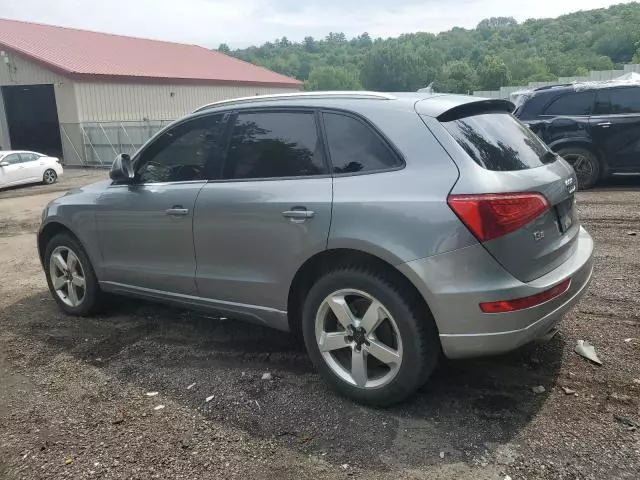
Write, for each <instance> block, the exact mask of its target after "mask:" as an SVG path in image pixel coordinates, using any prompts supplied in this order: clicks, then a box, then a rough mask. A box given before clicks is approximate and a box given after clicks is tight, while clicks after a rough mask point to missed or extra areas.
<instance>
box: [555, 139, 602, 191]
mask: <svg viewBox="0 0 640 480" xmlns="http://www.w3.org/2000/svg"><path fill="white" fill-rule="evenodd" d="M558 154H559V155H560V156H561V157H562V158H564V159H565V160H566V161H567V162H568V163H569V164H570V165H571V166H572V167H573V169H574V170H575V172H576V177H578V188H579V189H581V190H585V189H588V188H591V187H593V186H594V185H595V184H596V182H597V181H598V180H599V179H600V162H599V161H598V157H596V155H595V154H594V153H593V152H591V151H590V150H587V149H586V148H580V147H567V148H563V149H561V150H560V151H558Z"/></svg>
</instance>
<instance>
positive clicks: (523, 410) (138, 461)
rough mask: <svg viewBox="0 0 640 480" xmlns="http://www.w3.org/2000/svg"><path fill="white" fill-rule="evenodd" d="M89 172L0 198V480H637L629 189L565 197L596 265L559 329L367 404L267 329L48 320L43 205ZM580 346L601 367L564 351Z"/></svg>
mask: <svg viewBox="0 0 640 480" xmlns="http://www.w3.org/2000/svg"><path fill="white" fill-rule="evenodd" d="M103 176H105V174H104V173H103V172H86V171H72V170H69V171H68V172H67V175H66V176H65V177H64V178H63V179H62V181H61V183H60V184H58V185H55V186H53V187H41V186H35V187H25V188H20V189H13V190H10V191H2V192H0V271H1V273H2V275H1V277H0V278H1V285H2V287H0V289H1V292H2V294H1V295H0V306H1V307H2V310H1V312H0V432H2V434H1V435H0V478H6V479H33V478H43V479H44V478H46V479H62V478H74V479H75V478H101V479H116V478H118V479H119V478H128V479H129V478H138V479H147V478H162V479H178V478H184V479H194V478H198V479H204V478H225V479H226V478H242V479H246V478H278V479H288V478H291V479H294V478H295V479H298V478H302V479H314V480H315V479H323V478H367V479H377V478H390V479H400V478H416V479H436V480H437V479H500V480H501V479H504V478H505V476H506V475H510V476H511V477H512V478H513V479H559V478H567V479H605V478H629V479H631V478H633V479H637V478H638V472H640V431H639V429H638V428H640V410H639V408H640V407H639V404H640V300H639V297H638V292H639V291H640V288H639V287H640V280H639V278H640V277H639V276H638V269H639V268H640V208H639V205H640V188H638V182H636V183H635V184H634V183H630V182H625V183H620V182H618V184H610V185H609V186H606V187H603V188H600V189H598V190H594V191H590V192H586V193H580V194H579V209H580V212H581V218H582V221H583V223H584V224H585V225H586V227H587V228H588V229H589V230H590V232H591V233H592V235H593V236H594V237H595V239H596V242H597V253H596V256H597V260H596V266H595V273H594V280H593V283H592V286H591V288H590V291H589V293H588V295H587V296H586V298H585V299H584V300H583V301H582V302H581V304H580V305H579V306H578V307H577V308H576V309H575V311H574V312H573V313H571V314H570V315H569V316H568V317H567V318H566V320H565V321H564V324H563V327H562V332H561V334H560V335H558V336H556V337H555V338H554V339H553V340H552V341H551V342H549V343H546V344H541V345H532V346H528V347H525V348H524V349H521V350H519V351H517V352H514V353H512V354H509V355H507V356H503V357H499V358H491V359H482V360H474V361H464V362H443V364H442V365H441V367H440V368H439V370H438V371H437V372H436V374H435V376H434V377H433V379H432V381H431V382H430V383H428V385H427V386H426V387H424V388H423V389H422V390H421V391H420V392H419V393H418V394H417V395H416V396H415V397H413V398H412V399H411V400H410V401H408V402H406V403H404V404H402V405H399V406H397V407H394V408H391V409H387V410H376V409H371V408H365V407H362V406H358V405H355V404H353V403H351V402H349V401H347V400H344V399H341V398H338V397H336V396H335V395H334V394H332V393H331V392H329V391H328V390H327V389H326V388H325V386H324V384H323V382H322V381H321V380H320V378H319V377H318V376H317V375H316V374H315V373H314V372H313V370H312V368H311V365H310V363H309V360H308V359H307V356H306V355H305V353H304V351H303V350H302V349H301V348H300V347H298V346H295V345H294V344H292V342H291V341H290V339H289V338H288V336H287V335H284V334H282V333H278V332H275V331H269V330H266V329H261V328H259V327H256V326H252V325H245V324H242V323H238V322H234V321H232V320H219V319H212V318H204V317H202V316H199V315H197V314H193V313H189V312H184V311H179V310H173V309H169V308H166V307H162V306H154V305H149V304H144V303H137V302H133V301H125V300H122V301H118V302H116V303H117V304H114V305H113V309H112V311H111V312H110V313H109V314H108V315H105V316H102V317H99V318H93V319H83V320H78V319H75V318H69V317H66V316H64V315H62V314H61V313H60V312H59V311H58V309H57V308H56V305H55V304H54V302H53V300H52V299H51V298H50V296H49V293H48V291H47V290H46V284H45V281H44V277H43V275H42V272H41V269H40V265H39V263H38V258H37V254H36V248H35V237H34V232H35V230H36V228H37V224H38V222H39V219H40V211H41V209H42V207H43V206H44V205H45V204H46V202H48V201H49V200H50V199H51V198H54V197H55V196H56V195H60V194H61V193H62V192H63V191H64V190H66V189H68V188H72V187H73V186H75V185H78V184H84V183H89V182H91V181H93V180H94V179H97V178H100V177H103ZM630 231H639V234H638V235H636V236H632V235H629V234H628V233H627V232H630ZM578 339H585V340H588V341H589V342H591V343H592V344H593V345H595V347H596V349H597V352H598V354H599V355H600V358H601V359H602V360H603V362H604V365H603V366H595V365H593V364H590V363H589V362H587V361H586V360H584V359H582V358H581V357H579V356H578V355H576V354H575V353H573V347H574V345H575V343H576V340H578ZM266 372H269V373H271V374H272V378H271V379H270V380H262V375H263V374H264V373H266ZM191 385H193V386H191ZM536 386H543V387H544V388H545V391H544V392H543V393H539V394H535V393H534V392H533V391H532V387H536ZM561 387H568V388H571V389H573V390H575V392H576V393H575V394H570V395H568V394H566V393H564V391H563V390H562V388H561ZM151 391H154V392H159V393H158V394H157V395H156V396H147V395H146V393H147V392H151ZM209 397H211V398H210V399H209ZM206 399H209V401H206ZM160 405H164V408H161V409H157V410H156V408H158V407H159V406H160ZM634 425H638V426H639V427H638V428H636V427H634Z"/></svg>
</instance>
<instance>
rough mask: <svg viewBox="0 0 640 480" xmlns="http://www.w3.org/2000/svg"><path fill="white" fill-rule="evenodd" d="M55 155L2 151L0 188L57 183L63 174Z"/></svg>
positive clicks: (0, 157) (0, 156) (0, 154)
mask: <svg viewBox="0 0 640 480" xmlns="http://www.w3.org/2000/svg"><path fill="white" fill-rule="evenodd" d="M63 173H64V172H63V168H62V165H60V161H59V160H58V159H57V158H55V157H49V156H47V155H44V154H42V153H37V152H30V151H27V150H7V151H0V188H5V187H14V186H17V185H24V184H27V183H40V182H42V183H47V184H51V183H55V182H56V181H57V180H58V178H59V177H61V176H62V174H63Z"/></svg>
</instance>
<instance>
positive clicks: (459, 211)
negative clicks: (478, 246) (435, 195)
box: [447, 193, 549, 242]
mask: <svg viewBox="0 0 640 480" xmlns="http://www.w3.org/2000/svg"><path fill="white" fill-rule="evenodd" d="M447 203H448V204H449V207H451V209H452V210H453V211H454V212H455V214H456V215H457V216H458V217H459V218H460V220H462V222H463V223H464V224H465V225H466V226H467V228H468V229H469V230H471V233H473V234H474V235H475V236H476V238H477V239H478V240H480V241H481V242H486V241H489V240H492V239H494V238H498V237H501V236H503V235H506V234H508V233H511V232H515V231H516V230H518V229H519V228H521V227H523V226H525V225H526V224H527V223H529V222H531V221H533V220H535V219H536V218H537V217H538V216H540V215H541V214H542V213H544V212H546V211H547V210H548V209H549V202H547V199H546V198H544V197H543V196H542V195H541V194H540V193H491V194H486V195H449V197H448V198H447Z"/></svg>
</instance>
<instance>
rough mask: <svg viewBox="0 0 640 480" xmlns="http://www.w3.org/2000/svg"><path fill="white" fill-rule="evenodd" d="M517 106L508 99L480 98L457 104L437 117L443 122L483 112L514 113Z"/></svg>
mask: <svg viewBox="0 0 640 480" xmlns="http://www.w3.org/2000/svg"><path fill="white" fill-rule="evenodd" d="M515 108H516V106H515V105H514V104H513V103H511V102H510V101H508V100H500V99H489V100H478V101H477V102H467V103H462V104H460V105H456V106H455V107H453V108H450V109H449V110H447V111H446V112H443V113H441V114H440V115H438V116H437V117H436V118H437V119H438V120H440V121H441V122H451V121H452V120H459V119H461V118H464V117H470V116H472V115H480V114H482V113H492V112H507V113H512V112H513V111H514V109H515Z"/></svg>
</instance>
